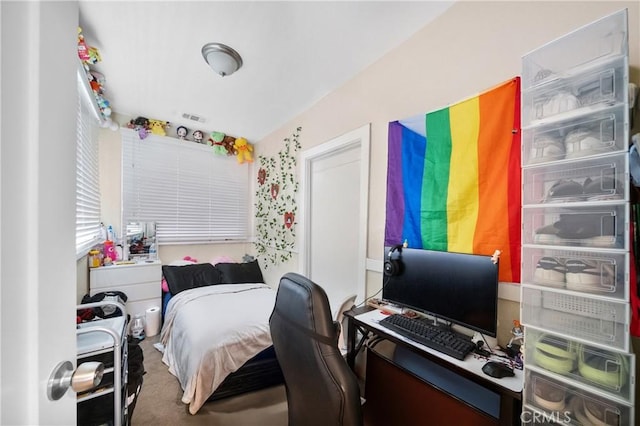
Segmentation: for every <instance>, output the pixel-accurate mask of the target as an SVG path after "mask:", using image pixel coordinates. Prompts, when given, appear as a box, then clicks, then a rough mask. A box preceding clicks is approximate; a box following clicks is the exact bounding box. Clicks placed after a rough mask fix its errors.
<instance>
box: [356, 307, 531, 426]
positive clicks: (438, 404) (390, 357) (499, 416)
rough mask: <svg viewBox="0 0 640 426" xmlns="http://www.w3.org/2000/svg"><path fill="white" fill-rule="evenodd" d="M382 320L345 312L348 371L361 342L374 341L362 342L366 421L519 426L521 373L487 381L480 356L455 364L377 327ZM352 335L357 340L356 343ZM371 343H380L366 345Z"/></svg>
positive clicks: (372, 313)
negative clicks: (358, 336)
mask: <svg viewBox="0 0 640 426" xmlns="http://www.w3.org/2000/svg"><path fill="white" fill-rule="evenodd" d="M386 315H387V314H384V313H382V312H381V311H379V310H377V309H373V308H370V307H368V306H365V307H361V308H354V309H352V310H351V311H348V312H346V313H345V316H346V317H347V320H348V326H347V336H348V339H347V340H348V341H347V362H348V364H349V365H350V366H351V367H352V368H354V365H355V358H356V355H357V353H358V352H359V350H360V349H361V348H362V347H363V345H364V342H365V340H366V339H365V338H366V337H367V336H371V335H373V336H374V339H373V340H372V339H369V343H368V346H369V348H368V351H367V361H366V364H367V374H366V376H367V377H366V378H365V399H366V400H367V404H365V410H371V412H369V413H367V414H368V415H367V417H368V418H369V419H375V421H374V423H373V425H374V426H376V425H378V424H379V425H388V424H389V423H390V422H391V423H396V422H398V421H400V422H401V423H402V422H404V421H406V422H411V419H422V421H423V423H422V424H455V423H457V424H474V425H492V426H493V425H513V424H519V420H518V418H519V415H520V411H521V400H522V388H523V372H522V371H521V370H514V373H515V376H514V377H505V378H502V379H497V378H494V377H490V376H488V375H486V374H485V373H483V372H482V366H483V365H484V364H485V363H486V362H487V361H488V359H487V358H486V357H483V356H480V355H477V354H474V353H472V354H470V355H468V356H467V357H466V358H465V359H464V360H458V359H455V358H453V357H451V356H448V355H446V354H444V353H441V352H439V351H437V350H434V349H431V348H428V347H426V346H424V345H422V344H420V343H417V342H414V341H413V340H410V339H408V338H406V337H404V336H401V335H400V334H398V333H396V332H394V331H393V330H390V329H388V328H386V327H384V326H381V325H380V324H379V322H380V320H382V319H383V318H384V317H385V316H386ZM356 331H358V332H360V333H361V335H362V336H363V338H362V339H360V341H359V342H356V335H357V333H356ZM376 338H377V339H381V340H380V341H381V342H382V343H383V344H378V345H377V346H376V345H375V344H374V343H372V342H375V341H376ZM387 347H390V348H392V349H391V350H387V349H386V348H387ZM379 348H385V349H380V350H378V349H379ZM369 402H371V404H369ZM452 422H454V423H452ZM460 422H462V423H460ZM401 423H398V424H401ZM413 423H415V421H414V422H413Z"/></svg>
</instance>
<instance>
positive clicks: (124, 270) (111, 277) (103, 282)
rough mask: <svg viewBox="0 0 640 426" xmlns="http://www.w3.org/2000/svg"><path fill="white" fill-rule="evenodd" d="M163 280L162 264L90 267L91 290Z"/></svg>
mask: <svg viewBox="0 0 640 426" xmlns="http://www.w3.org/2000/svg"><path fill="white" fill-rule="evenodd" d="M161 280H162V264H161V263H160V262H159V261H157V262H153V263H137V264H133V265H112V266H102V267H100V268H93V269H90V272H89V285H90V287H91V290H94V289H109V288H113V287H114V286H124V285H128V284H137V283H143V282H156V283H158V285H159V283H160V281H161Z"/></svg>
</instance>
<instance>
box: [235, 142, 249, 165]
mask: <svg viewBox="0 0 640 426" xmlns="http://www.w3.org/2000/svg"><path fill="white" fill-rule="evenodd" d="M233 147H234V148H235V149H236V150H237V151H238V154H237V158H238V163H240V164H242V163H244V162H245V161H246V162H247V163H253V156H252V155H251V153H252V152H253V146H251V144H250V143H249V142H248V141H247V140H246V139H245V138H237V139H236V142H235V143H234V144H233Z"/></svg>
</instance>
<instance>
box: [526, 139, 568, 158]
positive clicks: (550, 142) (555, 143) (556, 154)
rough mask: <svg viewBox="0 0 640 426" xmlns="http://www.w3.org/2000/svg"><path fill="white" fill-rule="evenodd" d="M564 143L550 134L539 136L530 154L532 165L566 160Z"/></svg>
mask: <svg viewBox="0 0 640 426" xmlns="http://www.w3.org/2000/svg"><path fill="white" fill-rule="evenodd" d="M564 153H565V147H564V143H563V142H562V141H561V140H559V139H557V138H554V137H553V136H551V135H549V134H541V135H537V136H536V137H535V139H534V141H533V145H532V146H531V151H530V154H529V162H530V163H542V162H545V161H555V160H562V159H563V158H564Z"/></svg>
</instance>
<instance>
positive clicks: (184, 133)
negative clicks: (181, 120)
mask: <svg viewBox="0 0 640 426" xmlns="http://www.w3.org/2000/svg"><path fill="white" fill-rule="evenodd" d="M176 134H177V135H178V138H180V139H182V140H185V139H186V138H187V135H188V134H189V129H187V128H186V127H184V126H178V128H177V129H176Z"/></svg>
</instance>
